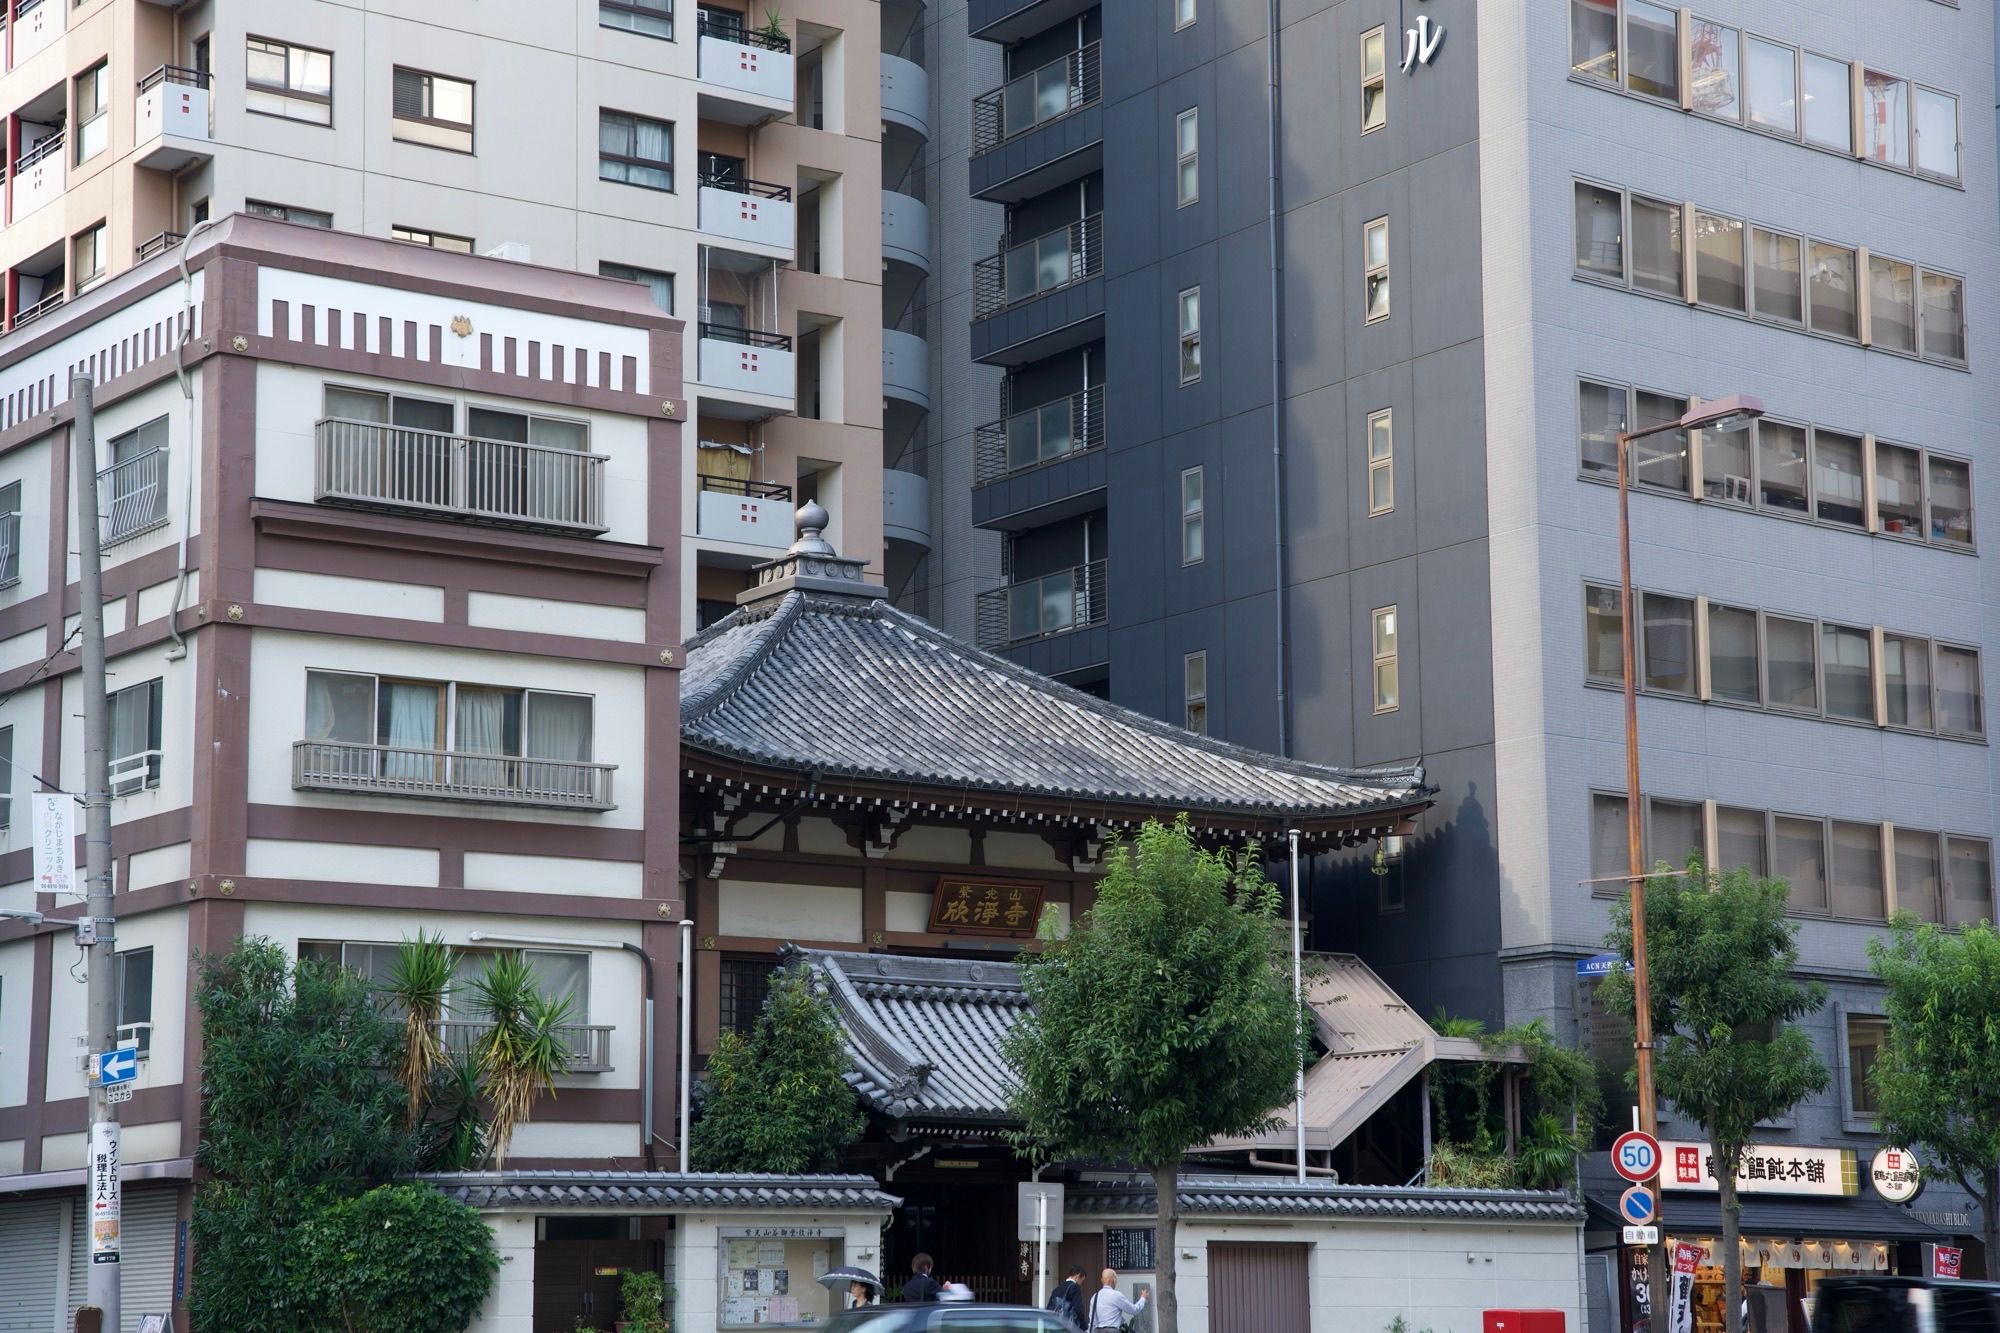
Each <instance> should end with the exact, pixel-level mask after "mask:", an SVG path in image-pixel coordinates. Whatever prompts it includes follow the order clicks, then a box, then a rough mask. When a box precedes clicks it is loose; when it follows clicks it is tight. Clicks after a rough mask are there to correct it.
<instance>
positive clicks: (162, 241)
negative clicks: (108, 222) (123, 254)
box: [132, 231, 187, 264]
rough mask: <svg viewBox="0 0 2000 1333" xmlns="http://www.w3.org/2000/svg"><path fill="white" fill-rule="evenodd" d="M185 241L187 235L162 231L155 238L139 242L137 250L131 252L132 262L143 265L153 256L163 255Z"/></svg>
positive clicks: (151, 237)
mask: <svg viewBox="0 0 2000 1333" xmlns="http://www.w3.org/2000/svg"><path fill="white" fill-rule="evenodd" d="M186 239H187V233H185V232H178V231H163V232H160V233H159V234H158V235H156V236H149V237H147V238H146V239H145V240H143V241H141V242H139V244H138V246H137V248H136V249H134V250H133V252H132V262H134V263H136V264H143V263H145V262H146V261H147V260H148V259H151V258H152V257H153V256H155V255H163V254H165V253H166V252H167V251H169V250H171V249H173V248H174V247H175V246H177V245H179V244H180V243H181V242H182V241H185V240H186Z"/></svg>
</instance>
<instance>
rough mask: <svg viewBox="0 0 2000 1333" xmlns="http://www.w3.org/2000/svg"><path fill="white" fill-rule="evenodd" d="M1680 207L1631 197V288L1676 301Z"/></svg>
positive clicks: (1678, 293) (1678, 287)
mask: <svg viewBox="0 0 2000 1333" xmlns="http://www.w3.org/2000/svg"><path fill="white" fill-rule="evenodd" d="M1681 277H1682V273H1681V206H1680V205H1679V204H1669V203H1665V202H1662V201H1661V200H1658V199H1641V198H1640V197H1639V196H1638V195H1633V196H1632V285H1633V286H1634V287H1637V288H1638V289H1639V290H1640V291H1644V292H1655V293H1658V294H1659V295H1661V296H1672V297H1676V298H1678V297H1680V296H1681V295H1682V288H1681Z"/></svg>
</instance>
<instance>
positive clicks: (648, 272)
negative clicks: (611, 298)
mask: <svg viewBox="0 0 2000 1333" xmlns="http://www.w3.org/2000/svg"><path fill="white" fill-rule="evenodd" d="M597 272H598V275H599V276H600V277H606V278H623V279H625V281H627V282H637V283H641V284H643V285H644V286H645V288H646V290H647V291H648V292H649V293H651V295H652V297H653V304H654V305H656V306H658V307H659V308H660V309H662V310H664V311H666V312H667V313H668V314H669V315H671V314H673V313H674V275H673V274H671V273H661V272H659V271H658V270H657V269H650V268H634V267H633V266H632V265H630V264H612V263H600V264H599V265H598V266H597Z"/></svg>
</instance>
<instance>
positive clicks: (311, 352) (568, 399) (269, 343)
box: [227, 293, 660, 417]
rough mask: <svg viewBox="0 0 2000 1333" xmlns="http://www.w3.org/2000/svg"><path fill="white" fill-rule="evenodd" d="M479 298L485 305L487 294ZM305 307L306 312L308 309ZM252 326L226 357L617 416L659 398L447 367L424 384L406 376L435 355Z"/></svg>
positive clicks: (634, 412) (637, 412)
mask: <svg viewBox="0 0 2000 1333" xmlns="http://www.w3.org/2000/svg"><path fill="white" fill-rule="evenodd" d="M483 299H484V300H485V301H487V302H489V303H490V301H491V293H488V294H487V295H486V296H485V298H483ZM277 304H279V305H282V304H283V303H282V302H279V303H277ZM508 304H509V305H510V306H516V305H519V304H520V303H519V302H517V301H513V300H509V301H508ZM307 309H308V310H310V309H311V307H307ZM255 327H256V326H255V324H254V323H253V324H249V325H246V326H244V327H243V328H242V329H239V330H229V331H227V332H229V333H230V334H232V335H233V336H242V337H244V338H246V339H247V340H248V342H249V347H248V349H247V350H246V351H244V352H242V353H234V352H233V351H232V353H231V354H232V355H242V356H246V357H251V358H254V359H255V360H258V361H273V362H278V363H281V364H285V365H293V366H309V367H312V368H314V369H317V370H330V371H333V372H334V373H335V374H340V375H365V376H368V377H370V378H373V379H386V380H402V381H405V382H410V383H449V384H450V385H451V386H452V387H453V388H454V389H455V390H456V391H458V392H460V393H478V394H491V395H492V396H493V397H495V398H515V399H523V400H527V401H531V402H538V403H555V404H557V405H559V406H563V407H574V408H583V409H588V410H592V411H598V412H617V413H619V414H621V415H624V416H634V417H639V416H644V415H645V413H646V410H647V408H648V407H651V408H652V410H653V411H656V412H657V411H659V410H660V408H659V406H658V402H659V400H658V399H656V398H654V397H653V396H651V395H649V394H642V393H637V392H634V391H631V390H620V389H607V388H600V387H596V386H593V385H589V384H575V383H571V382H570V381H567V380H549V379H539V378H533V379H531V378H528V377H527V376H517V375H502V374H499V373H496V372H494V371H490V370H475V369H473V368H472V367H469V366H459V367H454V368H452V369H451V371H450V379H449V380H445V379H443V378H442V377H440V378H437V379H430V380H427V379H426V378H425V377H423V376H421V375H413V374H411V373H410V367H412V366H437V365H438V364H439V362H440V361H441V359H442V358H441V356H439V357H433V358H432V359H431V360H428V361H423V360H418V359H417V358H415V357H407V356H392V355H390V354H389V353H387V352H364V351H361V350H359V349H357V348H351V347H327V346H325V345H323V344H320V343H305V342H293V341H291V340H290V339H288V338H283V337H278V336H275V335H274V336H271V337H265V336H264V335H263V334H260V333H257V332H255ZM432 334H433V336H432V342H433V343H434V344H435V343H436V342H437V341H438V337H437V330H436V329H435V328H433V330H432ZM434 351H436V352H439V353H441V352H442V351H443V349H442V348H434ZM538 391H539V392H538Z"/></svg>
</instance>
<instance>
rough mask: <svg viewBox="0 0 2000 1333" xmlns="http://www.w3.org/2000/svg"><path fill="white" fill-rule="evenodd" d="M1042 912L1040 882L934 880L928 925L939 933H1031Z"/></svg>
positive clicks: (1024, 934)
mask: <svg viewBox="0 0 2000 1333" xmlns="http://www.w3.org/2000/svg"><path fill="white" fill-rule="evenodd" d="M1041 915H1042V886H1041V885H1040V884H1028V883H1023V882H1021V881H1019V880H1012V881H1009V880H984V879H955V878H952V877H950V876H945V877H943V878H940V879H939V880H938V884H937V889H936V891H935V892H933V893H932V895H931V929H932V930H933V931H936V932H938V933H939V934H943V935H1016V936H1021V937H1026V936H1029V935H1033V934H1034V933H1035V923H1036V922H1037V921H1039V920H1040V919H1041Z"/></svg>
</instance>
